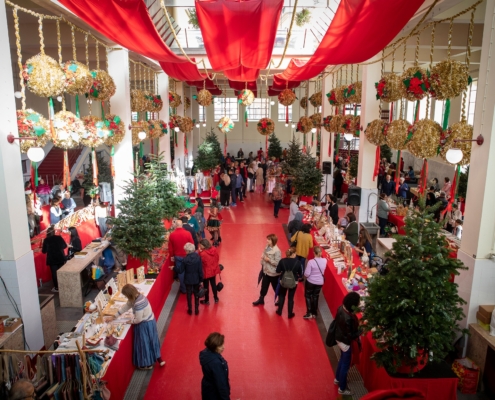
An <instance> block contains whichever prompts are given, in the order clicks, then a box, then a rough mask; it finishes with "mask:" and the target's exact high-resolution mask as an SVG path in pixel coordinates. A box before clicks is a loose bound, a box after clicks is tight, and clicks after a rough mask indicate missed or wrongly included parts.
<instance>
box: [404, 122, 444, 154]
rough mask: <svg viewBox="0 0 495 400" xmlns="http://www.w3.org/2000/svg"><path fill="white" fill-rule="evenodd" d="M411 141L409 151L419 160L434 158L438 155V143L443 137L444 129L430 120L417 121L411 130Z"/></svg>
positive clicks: (408, 144) (408, 145)
mask: <svg viewBox="0 0 495 400" xmlns="http://www.w3.org/2000/svg"><path fill="white" fill-rule="evenodd" d="M409 133H410V135H412V138H411V140H410V141H409V142H408V143H407V148H408V150H409V151H410V152H411V153H412V155H413V156H414V157H417V158H432V157H435V156H436V155H437V149H438V143H439V142H440V137H441V135H442V127H441V126H440V124H438V123H437V122H435V121H432V120H430V119H422V120H420V121H417V122H416V123H415V124H414V125H412V126H411V127H410V129H409Z"/></svg>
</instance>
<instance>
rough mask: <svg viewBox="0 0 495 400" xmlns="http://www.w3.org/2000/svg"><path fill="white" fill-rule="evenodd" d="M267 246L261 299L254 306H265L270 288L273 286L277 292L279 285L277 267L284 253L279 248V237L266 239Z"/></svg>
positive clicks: (264, 253) (263, 259)
mask: <svg viewBox="0 0 495 400" xmlns="http://www.w3.org/2000/svg"><path fill="white" fill-rule="evenodd" d="M266 242H267V245H266V247H265V250H264V251H263V254H262V255H261V268H262V275H263V277H262V281H261V291H260V298H259V299H258V300H256V301H254V302H253V306H259V305H264V304H265V296H266V294H267V293H268V288H269V287H270V285H272V288H273V291H274V292H275V291H276V289H277V284H278V277H279V275H280V272H277V265H278V262H279V261H280V259H281V258H282V252H281V251H280V249H279V248H278V246H277V242H278V238H277V235H275V234H273V233H271V234H269V235H268V236H267V237H266Z"/></svg>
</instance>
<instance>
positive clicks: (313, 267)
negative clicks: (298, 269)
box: [303, 246, 327, 319]
mask: <svg viewBox="0 0 495 400" xmlns="http://www.w3.org/2000/svg"><path fill="white" fill-rule="evenodd" d="M313 252H314V253H315V258H313V259H312V260H309V261H308V265H307V266H306V270H305V271H304V276H305V277H306V285H305V286H304V289H305V291H304V297H305V299H306V310H307V311H306V315H305V316H304V317H303V318H305V319H310V318H316V315H317V313H318V297H319V296H320V292H321V288H322V287H323V283H324V282H325V275H324V274H325V269H326V267H327V259H326V258H323V257H322V256H321V247H319V246H315V247H314V248H313Z"/></svg>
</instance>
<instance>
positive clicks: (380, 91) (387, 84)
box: [375, 74, 406, 103]
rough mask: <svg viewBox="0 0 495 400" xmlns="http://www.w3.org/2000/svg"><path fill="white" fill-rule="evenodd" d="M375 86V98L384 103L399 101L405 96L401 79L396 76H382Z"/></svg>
mask: <svg viewBox="0 0 495 400" xmlns="http://www.w3.org/2000/svg"><path fill="white" fill-rule="evenodd" d="M375 86H376V93H377V98H378V99H381V100H382V101H384V102H386V103H392V102H394V101H397V100H400V99H402V98H403V97H404V96H405V94H406V91H405V87H404V84H403V83H402V80H401V77H400V76H398V75H397V74H388V75H385V76H383V77H382V79H380V81H379V82H377V83H376V84H375Z"/></svg>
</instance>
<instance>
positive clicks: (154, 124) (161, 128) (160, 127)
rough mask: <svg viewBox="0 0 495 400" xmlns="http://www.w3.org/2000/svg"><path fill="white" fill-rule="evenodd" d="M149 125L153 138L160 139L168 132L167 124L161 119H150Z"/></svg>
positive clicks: (150, 134)
mask: <svg viewBox="0 0 495 400" xmlns="http://www.w3.org/2000/svg"><path fill="white" fill-rule="evenodd" d="M148 125H149V136H150V138H151V139H158V138H159V137H162V136H163V135H165V134H167V133H168V130H167V124H166V123H165V122H163V121H162V120H161V119H151V120H149V121H148Z"/></svg>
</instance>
